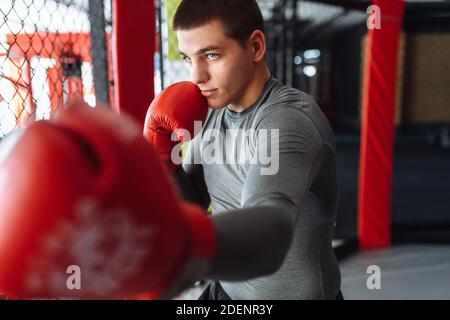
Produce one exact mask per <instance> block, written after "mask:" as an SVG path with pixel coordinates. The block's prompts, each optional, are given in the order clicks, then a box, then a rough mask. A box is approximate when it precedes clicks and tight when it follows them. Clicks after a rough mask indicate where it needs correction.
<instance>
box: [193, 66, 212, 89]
mask: <svg viewBox="0 0 450 320" xmlns="http://www.w3.org/2000/svg"><path fill="white" fill-rule="evenodd" d="M191 76H192V82H194V83H195V84H200V83H204V82H207V81H208V79H209V75H208V70H206V68H205V66H203V65H202V64H201V63H192V68H191Z"/></svg>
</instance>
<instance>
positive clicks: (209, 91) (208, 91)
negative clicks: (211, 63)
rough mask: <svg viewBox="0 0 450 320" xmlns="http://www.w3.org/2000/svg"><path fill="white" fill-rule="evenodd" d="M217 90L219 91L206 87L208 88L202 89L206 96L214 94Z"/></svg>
mask: <svg viewBox="0 0 450 320" xmlns="http://www.w3.org/2000/svg"><path fill="white" fill-rule="evenodd" d="M216 91H217V89H206V90H201V92H202V95H203V96H204V97H210V96H212V95H213V94H214V93H215V92H216Z"/></svg>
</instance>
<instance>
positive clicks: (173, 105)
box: [144, 81, 208, 173]
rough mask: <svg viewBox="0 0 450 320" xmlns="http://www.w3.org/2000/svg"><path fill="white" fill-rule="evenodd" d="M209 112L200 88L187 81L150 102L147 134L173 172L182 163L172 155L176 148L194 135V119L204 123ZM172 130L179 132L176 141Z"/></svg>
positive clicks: (145, 133) (172, 87)
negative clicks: (173, 158) (180, 142)
mask: <svg viewBox="0 0 450 320" xmlns="http://www.w3.org/2000/svg"><path fill="white" fill-rule="evenodd" d="M207 113H208V103H207V100H206V99H205V98H204V97H203V96H202V94H201V92H200V90H199V89H198V87H197V86H196V85H195V84H193V83H192V82H188V81H183V82H178V83H175V84H173V85H171V86H169V87H167V88H166V89H164V90H163V91H162V92H161V93H160V94H159V95H158V96H157V97H156V98H155V99H154V100H153V102H152V103H151V104H150V107H149V108H148V111H147V116H146V118H145V125H144V137H145V138H146V139H147V140H148V141H149V142H150V143H151V144H152V145H153V146H154V147H155V148H156V150H157V151H158V154H159V156H160V158H161V160H162V161H163V162H164V163H165V164H166V167H167V168H168V170H169V172H170V173H171V172H174V171H175V170H176V169H177V168H178V166H179V164H177V163H174V161H172V158H171V153H172V150H173V147H174V146H175V145H176V144H177V143H178V142H179V141H187V140H189V139H190V138H192V137H193V135H194V122H195V121H202V122H203V121H204V120H205V119H206V115H207ZM172 133H175V135H176V139H174V140H175V141H172V139H171V136H172ZM188 134H189V136H188V137H186V136H187V135H188Z"/></svg>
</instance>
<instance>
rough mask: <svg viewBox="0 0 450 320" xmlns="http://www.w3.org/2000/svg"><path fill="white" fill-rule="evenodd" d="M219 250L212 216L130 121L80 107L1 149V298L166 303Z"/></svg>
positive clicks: (36, 126) (31, 129)
mask: <svg viewBox="0 0 450 320" xmlns="http://www.w3.org/2000/svg"><path fill="white" fill-rule="evenodd" d="M215 253H216V237H215V230H214V227H213V224H212V222H211V220H210V219H209V218H208V216H207V214H206V213H205V212H203V210H202V209H201V208H200V207H197V206H195V205H192V204H188V203H184V202H181V201H180V199H178V198H177V196H176V193H175V191H174V189H173V186H172V185H171V182H170V180H169V178H168V176H167V174H166V173H165V171H164V170H163V167H162V164H161V163H160V161H159V160H158V158H157V155H156V153H155V151H154V149H153V148H152V147H151V146H150V145H149V144H148V142H147V141H145V139H144V138H143V137H142V133H141V131H140V129H139V127H138V126H137V125H136V124H135V123H133V122H132V121H131V120H130V119H129V118H127V117H125V116H119V115H117V114H115V113H114V112H113V111H111V110H109V109H107V108H104V107H97V108H90V107H89V106H87V105H85V104H84V103H81V102H78V103H75V104H74V105H71V106H69V107H68V108H66V109H65V110H63V111H62V112H61V113H59V114H58V115H57V116H56V117H55V118H53V119H52V120H51V121H39V122H36V123H33V124H32V125H31V126H30V127H28V128H27V129H25V130H24V131H23V132H21V133H20V135H16V137H15V138H14V137H13V138H10V139H6V141H5V142H4V144H2V145H1V148H0V261H1V268H0V292H3V293H5V294H9V295H15V296H21V297H33V298H60V297H81V298H121V297H125V296H135V295H138V294H141V293H148V292H151V293H152V297H153V298H169V297H171V296H173V295H174V294H177V293H179V291H180V290H183V289H185V288H186V286H187V285H189V284H192V283H193V282H195V281H196V280H199V279H200V278H196V277H201V276H204V275H205V274H204V273H199V274H192V273H191V274H187V273H186V270H188V269H189V268H190V267H192V265H193V263H194V261H197V262H200V263H201V264H200V265H203V266H205V265H207V263H208V261H210V260H211V259H212V258H213V257H214V256H215ZM196 265H197V266H199V264H196ZM196 270H197V272H200V270H199V269H198V268H197V269H196Z"/></svg>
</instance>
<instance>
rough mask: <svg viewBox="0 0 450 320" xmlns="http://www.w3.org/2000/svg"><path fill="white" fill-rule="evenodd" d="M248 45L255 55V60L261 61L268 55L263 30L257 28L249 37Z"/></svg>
mask: <svg viewBox="0 0 450 320" xmlns="http://www.w3.org/2000/svg"><path fill="white" fill-rule="evenodd" d="M247 44H248V47H249V49H250V51H251V54H252V56H253V61H254V62H259V61H261V60H263V59H264V56H265V55H266V36H265V35H264V32H262V31H261V30H255V31H253V32H252V34H251V35H250V37H249V38H248V42H247Z"/></svg>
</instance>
